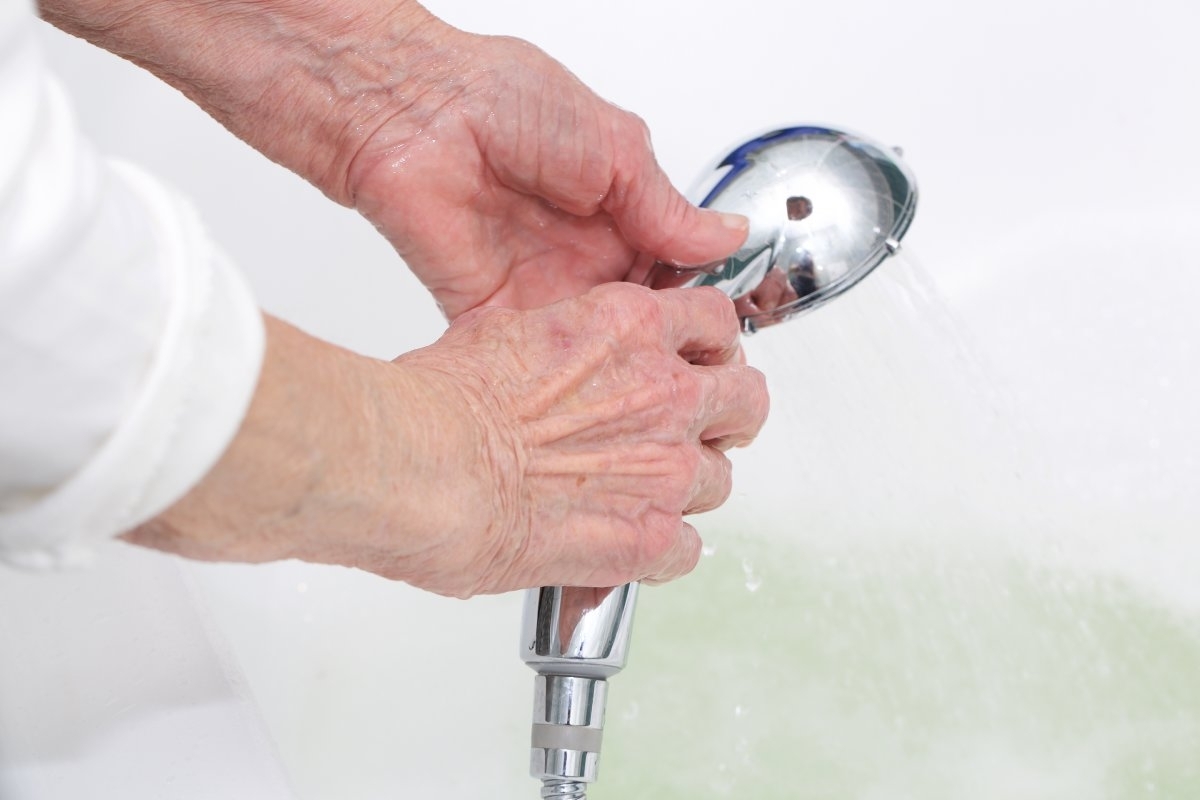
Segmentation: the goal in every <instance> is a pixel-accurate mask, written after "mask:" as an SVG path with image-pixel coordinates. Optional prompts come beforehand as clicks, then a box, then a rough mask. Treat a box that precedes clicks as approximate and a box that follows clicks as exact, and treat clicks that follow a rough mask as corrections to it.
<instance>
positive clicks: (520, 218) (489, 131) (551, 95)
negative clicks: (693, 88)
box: [348, 23, 746, 319]
mask: <svg viewBox="0 0 1200 800" xmlns="http://www.w3.org/2000/svg"><path fill="white" fill-rule="evenodd" d="M436 24H437V25H440V28H439V29H438V32H437V33H436V35H435V36H433V37H432V38H433V41H434V44H430V45H427V48H432V49H433V50H434V51H435V52H438V53H442V54H446V55H445V57H444V58H440V59H433V62H434V63H435V64H437V65H438V66H439V67H441V69H442V70H443V72H442V74H438V73H437V72H436V71H435V72H434V74H433V75H431V76H429V77H428V79H427V80H426V81H425V82H424V84H423V86H422V88H421V89H420V90H419V91H418V92H417V96H416V98H415V99H411V100H410V101H409V102H407V103H406V104H403V105H401V104H397V103H392V104H390V105H388V106H385V107H384V109H383V111H384V115H383V118H382V120H381V121H376V122H375V123H374V124H376V125H377V127H376V128H375V129H374V132H373V133H372V134H371V135H370V137H369V138H368V139H366V140H365V141H364V142H363V144H362V146H361V149H360V150H359V152H358V153H357V155H356V157H355V159H354V161H353V163H352V165H351V167H350V170H349V179H348V188H349V192H350V194H351V196H352V197H353V202H354V205H355V206H356V207H357V208H358V209H359V210H360V211H361V212H362V213H363V214H364V215H365V216H367V217H368V218H369V219H370V220H372V221H373V222H374V223H375V225H376V226H377V227H378V229H379V230H380V231H381V232H382V233H383V234H384V235H385V236H386V237H387V238H388V239H389V240H390V241H391V243H392V244H393V245H394V246H395V248H396V250H397V251H398V252H399V253H400V255H401V256H402V257H403V258H404V260H405V262H406V263H407V264H408V266H409V267H410V268H411V269H412V270H413V271H414V272H415V273H416V274H417V276H418V277H419V278H420V279H421V280H422V282H424V284H425V285H426V286H427V287H428V288H429V289H430V290H431V291H432V292H433V294H434V296H435V298H436V299H437V300H438V302H439V304H440V305H441V307H442V309H443V311H444V312H445V313H446V315H447V316H448V317H450V318H451V319H453V318H454V317H456V316H457V315H459V314H460V313H462V312H464V311H466V310H468V309H471V308H474V307H476V306H479V305H482V304H487V305H503V306H510V307H515V308H533V307H537V306H541V305H545V304H547V303H550V302H552V301H554V300H558V299H561V298H564V297H571V296H575V295H578V294H582V293H583V292H585V291H587V290H588V289H590V288H591V287H593V286H596V285H599V284H601V283H606V282H609V281H619V280H624V279H627V278H629V277H630V276H631V274H633V275H634V276H635V279H636V275H637V273H639V272H644V271H645V269H646V268H648V267H649V266H650V265H651V264H652V263H653V262H654V261H655V260H662V261H666V262H668V263H671V264H675V265H691V266H699V265H702V264H706V263H709V262H711V261H715V260H717V259H719V258H724V257H725V256H727V255H729V253H731V252H733V251H734V250H735V249H736V248H737V247H738V246H739V245H740V244H741V243H742V241H743V240H744V239H745V236H746V221H745V219H744V218H742V217H739V216H726V215H721V214H717V213H715V212H709V211H701V210H699V209H697V208H695V207H694V206H692V205H691V204H690V203H688V202H687V201H686V200H685V199H684V198H683V197H682V196H681V195H680V194H679V193H678V192H677V191H676V190H675V189H674V188H673V187H672V186H671V183H670V181H669V180H668V178H667V176H666V175H665V174H664V173H663V171H662V170H661V168H660V167H659V166H658V164H657V162H656V161H655V158H654V154H653V152H652V150H651V145H650V137H649V134H648V131H647V129H646V126H645V124H644V123H643V122H642V121H641V120H640V119H638V118H637V117H635V116H634V115H632V114H630V113H628V112H625V111H622V110H621V109H618V108H617V107H615V106H613V105H611V104H609V103H607V102H605V101H604V100H602V99H600V98H599V97H597V96H596V95H595V94H593V93H592V92H591V90H589V89H588V88H587V87H586V86H584V85H583V84H582V83H580V81H579V80H578V79H576V78H575V77H574V76H573V75H571V74H570V73H569V72H567V71H566V69H564V68H563V67H562V66H561V65H560V64H559V63H558V62H556V61H554V60H553V59H551V58H550V57H549V56H547V55H546V54H545V53H543V52H542V51H540V50H538V49H537V48H536V47H534V46H533V45H530V44H528V43H526V42H522V41H520V40H516V39H507V38H499V37H485V36H475V35H471V34H466V33H463V32H461V31H457V30H455V29H453V28H450V27H448V26H445V25H441V24H440V23H436ZM446 69H449V70H450V71H449V72H446V71H445V70H446Z"/></svg>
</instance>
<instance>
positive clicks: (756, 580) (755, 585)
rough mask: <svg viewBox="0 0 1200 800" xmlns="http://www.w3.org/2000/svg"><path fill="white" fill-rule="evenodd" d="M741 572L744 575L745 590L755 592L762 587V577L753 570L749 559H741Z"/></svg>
mask: <svg viewBox="0 0 1200 800" xmlns="http://www.w3.org/2000/svg"><path fill="white" fill-rule="evenodd" d="M742 573H743V574H744V575H745V576H746V591H749V592H757V591H758V590H759V588H761V587H762V578H761V577H760V576H759V575H758V573H757V572H755V571H754V565H753V564H751V563H750V559H748V558H743V559H742Z"/></svg>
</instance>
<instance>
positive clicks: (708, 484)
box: [683, 445, 733, 514]
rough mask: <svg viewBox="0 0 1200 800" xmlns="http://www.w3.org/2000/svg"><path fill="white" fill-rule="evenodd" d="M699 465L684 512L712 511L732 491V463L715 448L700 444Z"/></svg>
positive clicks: (699, 512)
mask: <svg viewBox="0 0 1200 800" xmlns="http://www.w3.org/2000/svg"><path fill="white" fill-rule="evenodd" d="M699 447H700V465H699V467H698V469H697V471H696V483H695V485H694V486H693V489H692V498H691V500H689V501H688V504H687V507H686V508H684V509H683V513H684V514H702V513H703V512H705V511H712V510H713V509H714V508H716V507H717V506H719V505H721V504H722V503H724V502H725V501H726V500H728V499H729V493H730V492H732V491H733V465H732V464H731V463H729V459H728V458H727V457H726V456H725V454H724V453H722V452H721V451H720V450H717V449H716V448H713V447H709V446H707V445H700V446H699Z"/></svg>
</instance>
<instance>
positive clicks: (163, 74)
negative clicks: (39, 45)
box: [40, 0, 459, 205]
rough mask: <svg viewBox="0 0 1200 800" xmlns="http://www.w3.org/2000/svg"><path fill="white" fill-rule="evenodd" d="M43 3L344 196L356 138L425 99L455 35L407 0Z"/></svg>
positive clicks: (58, 20) (46, 11) (70, 27)
mask: <svg viewBox="0 0 1200 800" xmlns="http://www.w3.org/2000/svg"><path fill="white" fill-rule="evenodd" d="M40 10H41V13H42V16H43V17H44V18H45V19H46V20H47V21H49V22H51V23H52V24H54V25H56V26H57V27H59V28H61V29H63V30H65V31H67V32H69V33H72V34H75V35H77V36H80V37H82V38H84V39H87V40H88V41H91V42H92V43H94V44H96V45H98V46H100V47H103V48H105V49H107V50H110V51H111V52H113V53H116V54H118V55H120V56H123V57H124V58H127V59H129V60H130V61H132V62H134V63H136V64H138V65H140V66H142V67H145V68H146V69H148V70H149V71H151V72H152V73H154V74H155V75H157V76H159V77H160V78H162V79H163V80H165V81H166V82H167V83H169V84H171V85H172V86H174V87H175V88H177V89H179V90H180V91H182V92H183V93H184V94H185V95H187V96H188V97H189V98H191V99H192V100H193V101H195V102H196V103H197V104H198V105H200V106H201V107H202V108H203V109H204V110H205V111H207V112H208V113H209V114H211V115H212V116H213V117H214V118H216V119H217V120H218V121H219V122H221V123H222V124H223V125H225V126H226V127H227V128H228V129H229V130H230V131H232V132H233V133H234V134H235V135H237V136H238V137H239V138H241V139H243V140H244V141H246V142H247V143H249V144H250V145H251V146H253V147H254V148H256V149H257V150H259V151H260V152H262V153H263V154H265V155H266V156H268V157H269V158H271V159H272V160H274V161H276V162H278V163H280V164H282V165H284V166H285V167H288V168H289V169H291V170H293V171H295V172H297V173H298V174H300V175H301V176H303V177H304V178H306V179H308V180H309V181H310V182H312V183H313V184H315V185H316V186H318V187H319V188H320V189H321V190H322V191H324V192H325V193H326V194H327V195H329V196H330V197H331V198H333V199H334V200H336V201H337V202H339V203H342V204H346V205H349V204H352V202H353V198H352V197H351V192H350V188H349V187H348V186H347V174H348V172H349V169H350V165H351V164H352V163H353V160H354V158H355V156H356V154H357V153H358V151H359V148H360V147H361V145H362V143H363V142H364V141H365V140H366V139H367V138H369V136H370V135H371V134H372V133H373V132H374V131H375V130H376V129H377V128H378V127H380V126H381V125H383V124H384V123H385V122H386V121H387V120H388V119H389V118H391V117H394V116H396V115H398V114H402V113H405V112H407V111H412V110H414V107H419V106H420V104H421V103H422V102H425V101H426V98H427V96H428V95H429V94H430V91H429V88H428V87H429V85H430V84H431V83H432V82H436V80H437V78H436V75H437V74H438V73H439V72H442V71H445V68H446V67H447V66H449V65H447V64H445V61H446V60H447V58H448V51H449V50H451V49H452V47H451V45H450V43H449V42H448V39H452V38H453V37H454V36H455V35H459V34H458V32H457V31H454V29H453V28H450V27H449V26H447V25H445V24H444V23H442V22H440V21H439V20H437V19H436V18H435V17H433V16H432V15H431V14H429V12H427V11H426V10H425V9H424V8H423V7H422V6H421V5H420V4H418V3H417V2H415V1H414V0H334V1H333V2H322V1H321V0H263V1H262V2H256V1H255V0H217V1H216V2H188V0H41V2H40ZM443 99H444V98H438V99H437V100H436V102H441V101H442V100H443ZM417 111H418V112H419V108H417ZM414 117H416V118H419V117H420V114H419V113H417V114H414Z"/></svg>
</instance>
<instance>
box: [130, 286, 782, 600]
mask: <svg viewBox="0 0 1200 800" xmlns="http://www.w3.org/2000/svg"><path fill="white" fill-rule="evenodd" d="M268 330H269V337H268V364H267V367H266V369H265V370H264V374H263V379H262V383H261V385H260V387H259V391H258V393H257V394H256V396H255V400H254V403H253V405H252V406H251V410H250V414H249V416H248V417H247V420H246V422H245V423H244V424H243V428H242V431H241V432H240V433H239V435H238V437H237V439H235V441H234V444H233V445H232V446H231V447H230V449H229V451H228V452H227V453H226V454H225V456H224V457H223V458H222V460H221V462H220V463H219V464H218V465H217V467H216V468H215V469H214V470H213V471H212V472H211V473H210V474H209V475H208V476H207V477H206V478H205V480H204V481H203V482H202V483H201V484H200V485H199V486H198V487H196V488H195V489H193V491H192V492H191V493H190V494H189V495H188V496H187V497H185V498H184V499H183V500H181V501H180V502H179V503H177V504H176V505H175V506H173V507H172V508H171V509H169V510H168V511H167V512H165V513H164V514H162V515H161V516H160V517H159V518H157V519H156V520H153V521H151V522H150V523H148V524H147V525H144V526H142V527H141V528H140V529H138V530H136V531H134V532H133V533H131V534H130V535H129V538H131V540H133V541H135V542H138V543H140V544H145V545H149V546H152V547H158V548H160V549H165V550H170V551H172V552H177V553H181V554H183V555H187V556H190V557H193V558H206V559H220V560H238V561H267V560H274V559H279V558H289V557H291V558H302V559H305V560H309V561H318V562H327V563H336V564H346V565H349V566H356V567H360V568H362V569H366V570H370V571H372V572H375V573H378V574H380V575H383V576H385V577H389V578H395V579H399V580H404V581H407V582H408V583H411V584H413V585H415V586H419V587H421V588H425V589H429V590H432V591H436V592H439V593H442V594H448V595H455V596H459V597H467V596H470V595H474V594H479V593H489V592H500V591H507V590H510V589H517V588H524V587H529V586H537V585H544V584H566V585H576V586H600V587H603V586H613V585H617V584H620V583H625V582H627V581H630V580H636V579H648V580H651V581H664V580H669V579H671V578H675V577H678V576H680V575H682V574H684V573H686V572H688V571H689V570H691V569H692V567H693V566H694V565H695V563H696V560H697V559H698V557H699V553H700V540H699V537H698V536H697V534H696V531H695V530H694V529H693V528H692V526H691V525H690V524H688V523H687V522H684V521H683V519H682V517H683V515H684V514H686V513H691V512H697V511H704V510H707V509H710V508H713V507H715V506H717V505H719V504H720V503H721V502H723V501H724V500H725V498H726V497H727V496H728V494H729V490H730V467H729V461H728V459H727V458H726V457H725V455H724V452H723V451H724V450H726V449H728V448H729V447H732V446H735V445H740V444H745V443H746V442H749V441H750V440H751V439H752V438H753V437H754V435H755V434H756V433H757V432H758V430H759V427H760V426H761V425H762V422H763V420H764V418H765V416H766V412H767V394H766V390H765V387H764V382H763V376H762V374H761V373H759V372H758V371H757V370H754V369H752V368H750V367H747V366H745V365H743V364H742V363H741V358H740V350H739V348H738V344H737V337H738V325H737V319H736V317H735V315H734V313H733V306H732V304H731V303H730V301H729V299H728V298H726V297H725V296H724V295H722V294H721V293H720V292H718V291H716V290H712V289H704V290H667V291H660V292H652V291H650V290H648V289H644V288H642V287H639V286H633V285H630V284H611V285H607V286H602V287H598V288H596V289H593V290H592V291H590V292H588V293H587V294H585V295H583V296H582V297H579V298H571V299H567V300H563V301H560V302H558V303H555V304H552V305H550V306H547V307H545V308H543V309H540V310H536V311H528V312H517V311H512V310H508V309H499V308H487V309H480V310H478V311H475V312H472V313H470V314H466V315H463V316H462V317H461V318H460V319H458V320H457V321H456V322H455V323H454V324H453V325H452V326H451V327H450V329H449V330H448V331H447V332H446V334H445V335H444V336H443V337H442V338H441V340H439V341H438V342H437V343H436V344H434V345H432V346H430V347H428V348H424V349H422V350H417V351H414V352H412V353H408V354H406V355H404V356H401V357H400V358H399V359H397V360H396V361H395V362H393V363H384V362H378V361H374V360H371V359H365V358H361V357H354V356H352V355H351V354H347V353H345V352H344V351H337V350H336V349H335V348H331V347H330V346H328V345H326V344H324V343H322V342H319V341H317V340H315V339H312V338H311V337H307V336H305V335H304V334H302V333H300V332H299V331H296V330H294V329H291V328H288V327H287V326H284V325H282V324H281V323H275V322H272V323H271V324H270V326H269V328H268ZM296 364H303V365H304V366H305V368H304V369H296V368H295V365H296ZM347 418H349V419H350V420H351V421H352V422H353V424H347V422H346V420H347Z"/></svg>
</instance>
